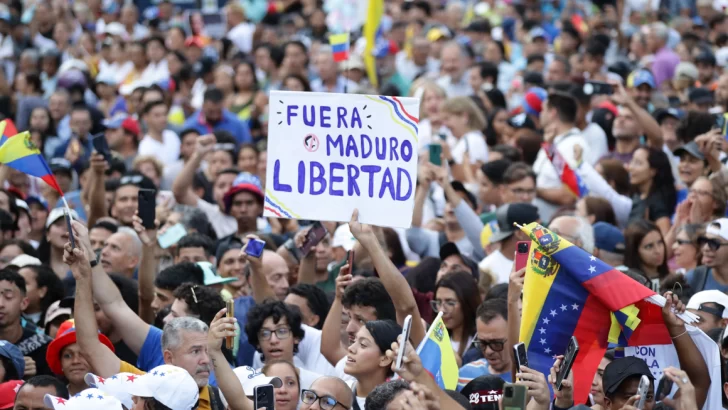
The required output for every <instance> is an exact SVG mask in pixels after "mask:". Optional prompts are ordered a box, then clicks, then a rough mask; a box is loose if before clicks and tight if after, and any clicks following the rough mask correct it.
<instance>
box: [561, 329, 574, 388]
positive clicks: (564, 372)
mask: <svg viewBox="0 0 728 410" xmlns="http://www.w3.org/2000/svg"><path fill="white" fill-rule="evenodd" d="M578 353H579V343H578V342H577V341H576V337H574V336H571V339H570V340H569V346H568V347H567V348H566V353H565V354H564V361H563V362H562V363H561V368H560V369H559V374H557V375H556V390H561V383H562V382H563V381H564V379H565V378H566V377H568V376H569V371H571V366H573V365H574V360H576V355H577V354H578Z"/></svg>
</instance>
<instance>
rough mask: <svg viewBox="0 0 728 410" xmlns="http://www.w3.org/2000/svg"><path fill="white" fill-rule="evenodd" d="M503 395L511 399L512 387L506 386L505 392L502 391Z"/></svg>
mask: <svg viewBox="0 0 728 410" xmlns="http://www.w3.org/2000/svg"><path fill="white" fill-rule="evenodd" d="M503 395H504V396H505V397H513V387H511V386H506V388H505V390H503Z"/></svg>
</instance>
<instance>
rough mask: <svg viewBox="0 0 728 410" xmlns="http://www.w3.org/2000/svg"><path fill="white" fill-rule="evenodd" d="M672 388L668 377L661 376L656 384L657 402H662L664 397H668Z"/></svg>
mask: <svg viewBox="0 0 728 410" xmlns="http://www.w3.org/2000/svg"><path fill="white" fill-rule="evenodd" d="M672 386H673V382H672V380H670V378H669V377H666V376H662V379H660V382H659V383H658V384H657V400H658V401H662V400H663V399H664V398H665V397H669V396H670V392H672Z"/></svg>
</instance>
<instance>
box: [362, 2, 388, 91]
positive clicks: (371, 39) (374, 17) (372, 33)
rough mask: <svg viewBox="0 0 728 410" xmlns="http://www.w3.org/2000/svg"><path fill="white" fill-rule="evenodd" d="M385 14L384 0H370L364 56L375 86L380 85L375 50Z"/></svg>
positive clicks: (368, 74) (368, 73) (365, 27)
mask: <svg viewBox="0 0 728 410" xmlns="http://www.w3.org/2000/svg"><path fill="white" fill-rule="evenodd" d="M383 15H384V0H369V7H368V8H367V19H366V21H365V23H364V38H365V39H366V47H365V48H364V56H363V57H364V66H365V68H366V70H367V76H368V77H369V82H370V83H371V84H372V85H373V86H374V87H377V86H378V85H379V80H378V79H377V60H376V57H375V56H374V50H375V46H376V42H377V33H378V32H379V31H380V28H381V27H380V26H381V24H382V16H383Z"/></svg>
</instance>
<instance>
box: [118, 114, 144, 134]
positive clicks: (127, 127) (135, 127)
mask: <svg viewBox="0 0 728 410" xmlns="http://www.w3.org/2000/svg"><path fill="white" fill-rule="evenodd" d="M121 128H122V129H123V130H124V131H126V132H129V133H131V134H133V135H134V137H139V133H140V132H141V130H139V123H138V122H136V120H135V119H134V118H132V117H127V119H125V120H124V121H122V123H121Z"/></svg>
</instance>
